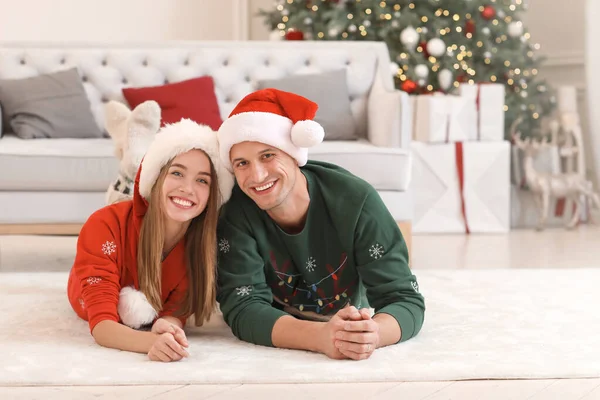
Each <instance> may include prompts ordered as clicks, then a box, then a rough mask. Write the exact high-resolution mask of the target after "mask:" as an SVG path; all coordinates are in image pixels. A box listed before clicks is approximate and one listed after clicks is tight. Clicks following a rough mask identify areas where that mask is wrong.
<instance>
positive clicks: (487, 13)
mask: <svg viewBox="0 0 600 400" xmlns="http://www.w3.org/2000/svg"><path fill="white" fill-rule="evenodd" d="M481 16H482V17H483V19H486V20H488V21H489V20H491V19H492V18H494V17H495V16H496V9H495V8H494V7H492V6H485V7H483V11H481Z"/></svg>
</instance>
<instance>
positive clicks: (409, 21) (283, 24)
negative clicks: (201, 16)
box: [261, 0, 555, 138]
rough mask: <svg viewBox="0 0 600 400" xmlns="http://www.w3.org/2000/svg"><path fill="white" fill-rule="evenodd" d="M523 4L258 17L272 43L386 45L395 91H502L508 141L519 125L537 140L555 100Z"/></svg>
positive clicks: (326, 5) (446, 4)
mask: <svg viewBox="0 0 600 400" xmlns="http://www.w3.org/2000/svg"><path fill="white" fill-rule="evenodd" d="M524 1H526V0H384V1H382V0H278V1H276V2H275V4H274V8H273V9H272V10H261V15H262V16H263V17H264V18H265V21H266V23H267V24H268V25H269V27H270V28H271V29H272V30H273V32H272V34H271V39H273V40H276V39H280V40H369V41H384V42H385V43H386V44H387V46H388V49H389V52H390V57H391V59H392V65H391V68H392V71H391V73H393V74H394V76H395V81H396V86H397V88H398V89H400V90H404V91H406V92H408V93H411V94H425V93H432V92H444V93H452V92H453V91H455V90H456V88H457V87H458V86H459V84H460V83H462V82H464V83H483V82H495V83H503V84H504V85H505V86H506V98H505V106H504V110H505V118H506V120H505V127H506V137H507V138H508V132H509V129H510V127H511V124H512V123H513V122H514V121H515V120H516V119H517V118H521V119H522V122H521V124H520V126H519V129H520V131H521V132H522V133H523V135H524V136H529V135H535V134H539V133H540V132H539V128H540V120H541V118H542V117H543V116H545V115H547V114H548V113H550V112H551V111H552V109H553V108H554V103H555V100H554V96H553V95H552V94H551V91H550V90H549V88H548V87H547V86H546V84H545V83H544V82H543V81H542V80H541V79H539V77H538V68H539V65H540V62H541V61H542V60H541V58H539V57H538V56H537V55H536V52H537V50H539V45H538V44H534V43H532V41H531V37H530V34H529V32H527V30H526V29H525V27H524V26H523V23H522V22H521V20H520V19H519V13H521V12H524V11H525V10H526V8H527V7H526V4H523V2H524Z"/></svg>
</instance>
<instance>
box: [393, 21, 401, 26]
mask: <svg viewBox="0 0 600 400" xmlns="http://www.w3.org/2000/svg"><path fill="white" fill-rule="evenodd" d="M399 26H400V22H398V21H392V28H397V27H399Z"/></svg>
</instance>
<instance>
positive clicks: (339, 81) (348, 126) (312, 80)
mask: <svg viewBox="0 0 600 400" xmlns="http://www.w3.org/2000/svg"><path fill="white" fill-rule="evenodd" d="M346 82H347V74H346V70H345V69H341V70H335V71H329V72H324V73H320V74H300V75H290V76H287V77H285V78H281V79H269V80H262V81H259V82H258V87H259V89H265V88H275V89H279V90H283V91H286V92H292V93H296V94H298V95H300V96H303V97H306V98H307V99H309V100H312V101H314V102H315V103H317V104H318V105H319V109H318V110H317V114H316V115H315V118H314V120H315V121H317V122H318V123H320V124H321V125H322V126H323V129H324V130H325V140H356V139H358V134H357V129H356V123H355V121H354V117H353V116H352V109H351V107H350V95H349V94H348V85H347V83H346Z"/></svg>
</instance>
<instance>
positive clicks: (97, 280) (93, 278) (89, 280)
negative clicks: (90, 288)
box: [87, 276, 102, 285]
mask: <svg viewBox="0 0 600 400" xmlns="http://www.w3.org/2000/svg"><path fill="white" fill-rule="evenodd" d="M101 280H102V278H99V277H97V276H90V277H89V278H87V283H89V284H90V285H96V284H98V283H100V281H101Z"/></svg>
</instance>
